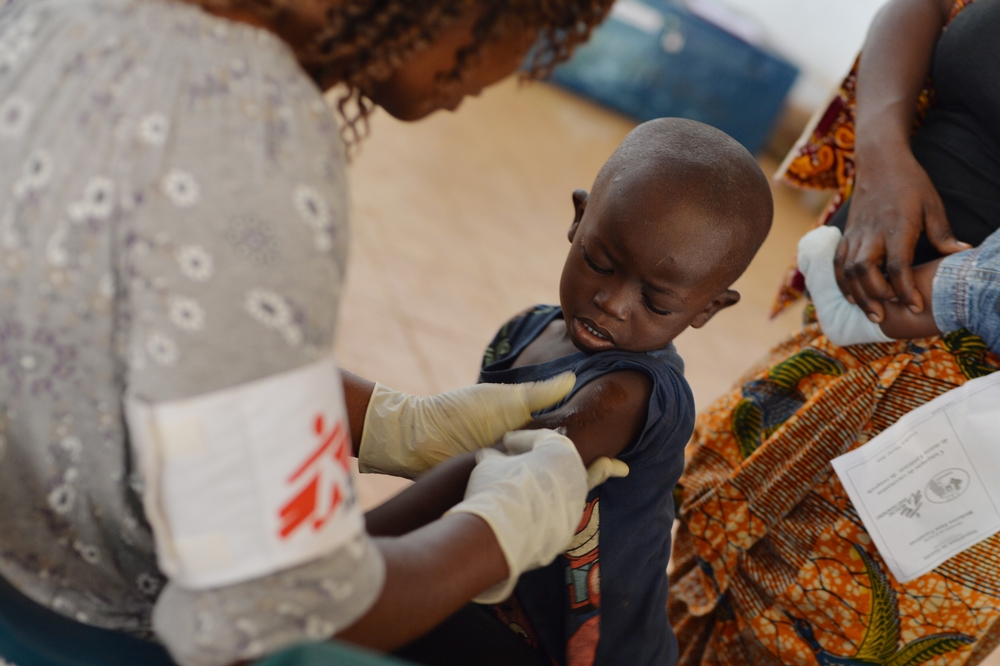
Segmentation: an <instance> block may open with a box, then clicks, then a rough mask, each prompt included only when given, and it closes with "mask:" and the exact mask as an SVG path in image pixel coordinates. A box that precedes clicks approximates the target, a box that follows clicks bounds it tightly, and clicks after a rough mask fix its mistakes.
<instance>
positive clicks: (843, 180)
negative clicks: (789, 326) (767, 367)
mask: <svg viewBox="0 0 1000 666" xmlns="http://www.w3.org/2000/svg"><path fill="white" fill-rule="evenodd" d="M972 2H973V0H955V4H954V5H953V7H952V10H951V16H950V17H949V18H950V19H953V18H955V16H957V15H958V13H959V12H960V11H962V10H963V9H964V8H965V7H967V6H968V5H970V4H972ZM857 79H858V61H857V60H855V62H854V66H853V67H852V68H851V71H850V73H849V74H848V75H847V77H846V78H845V79H844V81H843V83H841V84H840V88H839V89H838V90H837V92H836V93H835V94H834V95H833V99H832V100H831V101H830V103H829V105H828V106H827V107H826V108H825V109H823V110H822V112H821V113H818V114H817V115H816V116H814V117H813V120H812V121H811V122H810V123H809V125H808V126H807V127H806V130H805V131H804V132H803V133H802V136H801V137H800V138H799V141H798V142H797V144H796V146H795V147H794V148H793V149H792V150H791V151H790V152H789V154H788V157H786V158H785V161H784V163H783V164H782V165H781V166H780V167H779V168H778V173H777V178H779V179H781V180H782V181H784V182H786V183H788V184H789V185H792V186H793V187H798V188H801V189H804V190H824V191H832V192H834V195H833V198H832V199H831V200H830V203H829V204H828V205H827V207H826V209H825V210H824V211H823V213H822V214H821V215H820V217H819V219H818V220H817V221H816V226H819V225H822V224H827V223H828V222H829V221H830V219H831V218H832V217H833V215H834V213H836V212H837V210H838V209H840V207H841V206H842V205H843V204H844V202H846V201H847V200H848V199H850V198H851V194H852V192H853V191H854V113H855V92H856V88H857ZM933 102H934V87H933V85H932V84H931V82H930V80H928V81H927V83H926V85H925V86H924V88H923V89H922V90H921V91H920V95H919V97H918V99H917V109H916V115H915V122H916V123H917V124H919V121H920V119H921V118H922V117H923V116H924V114H926V113H927V109H928V108H930V106H931V105H932V104H933ZM805 285H806V283H805V278H804V277H803V276H802V273H800V272H799V270H798V268H797V267H796V266H795V265H794V263H793V264H792V266H791V268H789V270H788V272H787V273H786V274H785V277H784V278H783V279H782V283H781V287H780V289H779V290H778V295H777V297H776V298H775V301H774V305H773V306H772V308H771V316H772V317H774V316H776V315H778V314H780V313H781V312H783V311H784V310H785V308H787V307H788V306H790V305H791V304H792V303H794V302H796V301H797V300H798V299H800V298H801V297H802V296H803V295H804V294H805Z"/></svg>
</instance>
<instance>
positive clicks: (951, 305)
mask: <svg viewBox="0 0 1000 666" xmlns="http://www.w3.org/2000/svg"><path fill="white" fill-rule="evenodd" d="M933 307H934V321H935V323H936V324H937V326H938V328H940V329H941V332H942V333H949V332H951V331H957V330H958V329H960V328H966V329H968V330H970V331H972V332H973V333H975V334H976V335H978V336H979V337H981V338H982V339H983V342H985V343H986V346H988V347H989V348H990V350H991V351H992V352H993V353H995V354H1000V231H995V232H993V234H992V235H990V236H989V237H988V238H987V239H986V240H985V241H983V243H982V245H980V246H979V247H976V248H973V249H971V250H965V251H964V252H958V253H956V254H952V255H949V256H947V257H945V258H944V259H943V260H942V261H941V263H940V265H939V266H938V269H937V274H936V275H935V276H934V301H933Z"/></svg>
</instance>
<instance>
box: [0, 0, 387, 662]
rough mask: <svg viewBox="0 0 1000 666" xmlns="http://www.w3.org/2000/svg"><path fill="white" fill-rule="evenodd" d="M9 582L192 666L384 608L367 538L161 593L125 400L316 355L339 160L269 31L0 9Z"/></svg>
mask: <svg viewBox="0 0 1000 666" xmlns="http://www.w3.org/2000/svg"><path fill="white" fill-rule="evenodd" d="M0 47H2V48H0V155H2V159H0V192H4V193H8V194H7V195H5V197H0V254H2V255H3V269H2V270H0V460H2V462H3V464H2V465H0V575H2V576H3V577H4V578H5V579H7V580H8V581H10V582H11V583H12V584H14V585H15V586H16V587H17V588H18V589H19V590H21V591H22V592H24V593H25V594H27V595H29V596H30V597H31V598H32V599H34V600H35V601H36V602H38V603H40V604H43V605H45V606H47V607H49V608H52V609H53V610H55V611H57V612H60V613H62V614H64V615H67V616H69V617H73V618H75V619H76V620H77V621H80V622H86V623H89V624H93V625H96V626H101V627H105V628H108V629H113V630H121V631H129V632H131V633H134V634H136V635H140V636H144V637H145V636H148V633H147V632H148V628H149V623H150V614H151V612H152V610H153V604H154V602H155V603H156V613H155V614H156V629H157V630H158V632H159V635H160V636H161V637H162V639H163V640H164V641H165V642H166V643H167V645H168V647H169V648H170V649H171V651H172V652H173V653H174V654H176V655H177V656H178V659H179V660H180V661H181V662H182V663H183V664H228V663H232V662H235V661H239V660H241V659H252V658H254V657H256V656H259V655H261V654H264V653H266V652H270V651H273V650H277V649H280V648H282V647H284V646H285V645H288V644H291V643H295V642H299V641H305V640H317V639H322V638H324V637H326V636H329V635H331V634H333V633H334V632H336V631H337V630H338V629H340V628H343V627H345V626H347V625H348V624H350V623H352V622H353V621H354V620H355V619H356V618H358V617H359V616H360V615H362V614H363V613H364V612H365V611H366V610H367V609H368V608H369V607H370V606H371V604H372V603H373V602H374V600H375V599H376V598H377V596H378V594H379V593H380V591H381V587H382V584H383V581H384V562H383V560H382V558H381V556H380V554H379V551H378V549H377V548H376V547H375V545H374V543H373V542H372V541H371V539H370V538H369V537H368V536H367V535H365V534H364V533H362V534H360V535H359V536H357V537H356V538H355V539H354V540H353V541H348V542H347V545H345V546H343V547H341V548H339V549H337V550H336V552H331V553H329V554H328V555H327V556H326V557H323V558H320V559H318V560H315V561H312V562H310V563H308V564H305V565H302V566H299V567H296V568H293V569H289V570H285V571H281V572H278V573H275V574H272V575H270V576H267V577H264V578H262V579H259V580H253V581H246V582H243V583H241V584H238V585H233V586H231V587H226V588H219V589H213V590H211V591H208V592H205V591H201V592H193V591H186V590H183V589H180V588H178V587H176V586H175V585H173V584H170V585H168V586H167V587H166V589H165V590H164V591H162V593H161V584H162V582H163V581H162V577H161V575H160V572H159V571H158V570H157V562H156V559H155V557H154V553H153V550H154V548H153V539H152V535H151V532H150V528H149V525H148V524H147V523H146V521H145V520H144V518H145V516H144V515H143V508H142V505H141V504H140V502H139V497H140V495H141V489H142V482H143V479H142V478H141V475H140V474H139V473H138V472H137V470H136V465H135V464H134V460H135V456H134V455H133V454H134V451H133V450H132V449H131V445H132V442H131V437H130V435H131V433H129V432H128V430H127V428H126V426H125V423H126V419H125V417H124V415H123V413H122V409H121V406H122V402H123V398H124V396H126V395H132V396H135V397H137V398H140V399H142V400H144V401H147V402H149V403H154V404H155V403H160V402H166V401H174V400H178V399H182V398H192V397H195V396H199V395H201V394H204V393H208V392H212V391H217V390H222V389H227V388H231V387H234V386H239V385H242V384H245V383H247V382H252V381H254V380H261V379H265V378H269V377H272V376H275V375H279V374H282V373H286V372H288V371H291V370H295V369H297V368H300V367H303V366H306V365H308V364H311V363H314V362H316V361H319V360H320V359H323V358H327V357H328V356H329V354H330V353H331V350H332V346H333V342H334V334H335V331H336V328H337V313H338V308H339V303H340V296H341V290H342V288H343V279H344V268H345V262H346V256H347V240H348V227H347V207H348V202H347V188H346V182H345V181H346V166H345V160H344V154H343V146H342V142H341V139H340V135H339V129H338V127H337V123H336V122H335V120H334V118H333V116H332V114H331V112H330V109H329V108H328V107H327V105H326V104H325V103H324V100H323V98H322V97H321V95H320V93H319V91H318V90H317V89H316V87H315V85H313V83H312V82H311V81H310V80H309V79H308V78H307V77H306V75H305V74H304V73H303V72H302V70H301V68H300V67H299V66H298V65H297V63H296V62H295V60H294V58H293V56H292V54H291V53H290V51H289V49H288V48H287V47H286V46H285V45H284V44H283V43H282V42H281V41H280V40H278V39H277V38H276V37H274V36H273V35H271V34H269V33H267V32H264V31H260V30H257V29H254V28H251V27H249V26H245V25H239V24H235V23H231V22H228V21H225V20H222V19H219V18H216V17H213V16H210V15H208V14H206V13H205V12H203V11H201V10H200V9H198V8H197V7H194V6H192V5H189V4H185V3H179V2H173V1H171V0H72V1H69V0H14V2H7V3H3V2H0Z"/></svg>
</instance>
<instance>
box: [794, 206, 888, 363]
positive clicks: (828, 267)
mask: <svg viewBox="0 0 1000 666" xmlns="http://www.w3.org/2000/svg"><path fill="white" fill-rule="evenodd" d="M840 238H841V235H840V229H838V228H837V227H830V226H823V227H817V228H816V229H813V230H812V231H810V232H809V233H807V234H806V235H805V236H803V237H802V240H800V241H799V260H798V262H799V270H800V271H801V272H802V275H804V276H805V278H806V289H808V290H809V297H810V298H811V299H812V302H813V305H814V306H815V307H816V318H817V319H819V323H820V326H822V327H823V333H825V334H826V337H827V338H829V339H830V342H832V343H834V344H835V345H839V346H841V347H844V346H846V345H857V344H862V343H865V342H891V341H892V338H890V337H888V336H887V335H886V334H885V333H883V332H882V329H881V328H879V325H878V324H876V323H875V322H873V321H871V320H869V319H868V317H867V315H865V313H864V311H863V310H862V309H861V308H859V307H858V306H856V305H853V304H852V303H851V302H850V301H848V300H847V298H845V297H844V294H843V293H841V291H840V287H838V286H837V277H836V275H835V274H834V268H833V258H834V255H835V254H836V252H837V247H838V246H839V245H840Z"/></svg>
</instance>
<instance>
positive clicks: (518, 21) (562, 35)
mask: <svg viewBox="0 0 1000 666" xmlns="http://www.w3.org/2000/svg"><path fill="white" fill-rule="evenodd" d="M186 1H187V2H192V3H194V4H199V5H202V6H204V7H206V8H208V9H230V10H241V11H246V12H249V13H251V14H254V15H256V16H259V17H260V18H262V19H264V20H266V21H268V22H270V24H271V25H274V26H276V27H279V28H280V25H281V23H282V21H283V20H284V19H285V17H286V16H287V13H288V11H289V10H288V7H289V6H290V5H292V4H293V3H295V2H299V1H301V0H186ZM328 1H329V8H328V9H327V10H326V22H325V24H324V25H323V27H322V28H321V29H320V30H319V31H318V32H317V33H315V34H314V35H313V36H312V37H311V38H309V39H308V40H306V41H305V42H304V43H301V44H292V48H293V49H294V50H295V54H296V57H297V58H298V59H299V62H300V63H301V64H302V66H303V68H304V69H305V70H306V72H308V73H309V75H310V76H311V77H312V78H313V79H314V80H315V81H316V82H317V84H319V85H320V87H322V88H324V89H326V88H329V87H332V86H334V85H336V84H338V83H339V84H344V85H346V87H347V91H346V92H345V93H344V94H343V95H342V96H341V97H340V99H339V100H338V110H339V111H340V114H341V116H342V117H343V118H344V121H345V133H346V136H345V138H346V139H347V140H348V143H357V141H359V140H360V139H361V138H362V136H363V135H365V134H366V133H367V131H368V115H369V114H370V113H371V112H372V110H373V109H374V106H375V105H374V103H373V102H372V101H371V99H369V96H370V95H371V93H372V90H373V88H374V86H375V84H376V83H378V82H379V81H384V80H386V79H388V78H389V77H390V76H391V75H392V73H393V72H394V71H395V70H396V68H397V67H399V66H400V65H401V64H402V63H403V62H405V61H406V60H407V59H408V58H409V57H410V56H411V55H413V54H414V53H416V52H418V51H420V50H422V49H424V48H426V47H428V46H429V45H430V44H432V43H433V42H434V40H435V39H436V38H437V36H438V35H439V34H440V33H441V31H442V30H444V29H445V28H447V27H448V26H449V25H451V24H452V23H453V22H454V21H455V20H456V19H457V18H459V17H460V16H462V15H464V14H465V13H466V12H469V11H474V10H475V9H476V8H477V7H481V8H482V13H481V14H480V15H479V18H478V20H477V21H476V23H475V25H474V26H473V30H472V34H473V41H472V43H471V44H469V45H468V46H467V47H465V48H463V49H461V50H460V51H459V53H458V57H457V61H456V64H455V68H454V69H453V71H452V72H450V73H448V74H447V75H445V76H444V77H443V78H442V79H441V80H440V82H439V83H440V85H442V86H443V85H446V84H447V83H449V82H452V81H457V80H460V79H461V78H462V74H463V72H464V71H465V69H466V68H467V67H470V66H471V65H473V64H475V62H476V59H477V57H478V55H479V52H480V50H481V48H482V46H483V44H486V43H488V42H493V41H501V40H503V39H504V38H505V36H506V35H508V34H516V32H517V31H523V30H524V29H530V30H537V31H538V32H539V42H538V44H537V46H536V47H535V48H534V49H533V51H532V54H531V60H530V62H529V64H528V67H527V69H526V70H525V72H524V73H523V74H522V75H523V76H524V77H526V78H531V79H536V78H544V77H545V76H547V75H548V74H549V73H550V72H551V71H552V69H553V68H554V67H555V66H556V65H558V64H559V63H561V62H563V61H565V60H567V59H568V58H569V57H570V55H572V53H573V49H574V48H575V47H576V46H577V45H578V44H581V43H583V42H585V41H586V40H587V39H588V37H589V36H590V32H591V30H592V29H593V28H594V26H596V25H597V24H598V23H600V22H601V21H602V20H603V19H604V17H605V16H606V15H607V13H608V10H609V9H610V7H611V3H612V0H328Z"/></svg>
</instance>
